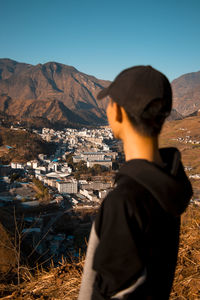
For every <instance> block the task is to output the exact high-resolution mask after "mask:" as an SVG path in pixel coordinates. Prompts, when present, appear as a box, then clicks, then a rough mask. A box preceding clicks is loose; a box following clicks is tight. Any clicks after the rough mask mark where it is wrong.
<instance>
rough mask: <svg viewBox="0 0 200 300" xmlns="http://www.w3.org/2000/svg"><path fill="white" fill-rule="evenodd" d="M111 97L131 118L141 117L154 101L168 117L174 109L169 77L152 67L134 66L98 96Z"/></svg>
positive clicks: (123, 72)
mask: <svg viewBox="0 0 200 300" xmlns="http://www.w3.org/2000/svg"><path fill="white" fill-rule="evenodd" d="M106 96H110V97H111V98H112V100H113V101H114V102H117V103H118V104H119V105H120V106H122V107H123V108H124V109H125V110H126V112H128V114H129V115H130V116H133V117H134V116H135V117H139V116H141V114H142V113H143V111H144V110H145V108H146V107H147V106H148V105H149V104H150V103H151V102H153V101H159V102H160V103H161V106H162V111H163V112H164V113H165V116H166V117H167V116H168V115H169V114H170V112H171V108H172V90H171V85H170V83H169V80H168V79H167V77H166V76H165V75H164V74H162V73H161V72H159V71H158V70H156V69H154V68H152V67H151V66H134V67H131V68H128V69H126V70H124V71H122V72H121V73H120V74H119V75H118V76H117V77H116V78H115V80H114V81H113V82H112V83H111V84H110V85H109V86H108V87H107V88H105V89H103V90H101V91H100V92H99V94H98V95H97V99H103V98H105V97H106Z"/></svg>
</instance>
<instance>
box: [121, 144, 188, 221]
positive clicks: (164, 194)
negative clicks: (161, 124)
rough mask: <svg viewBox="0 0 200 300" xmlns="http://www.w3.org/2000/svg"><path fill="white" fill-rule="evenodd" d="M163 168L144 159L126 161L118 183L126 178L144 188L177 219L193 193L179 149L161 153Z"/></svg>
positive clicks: (164, 150)
mask: <svg viewBox="0 0 200 300" xmlns="http://www.w3.org/2000/svg"><path fill="white" fill-rule="evenodd" d="M159 151H160V155H161V157H162V160H163V162H164V166H163V167H161V166H159V165H157V164H155V163H152V162H149V161H147V160H145V159H133V160H130V161H127V162H126V163H125V164H124V165H123V166H122V167H121V169H120V170H119V173H118V174H117V176H116V180H118V179H119V177H120V176H121V175H126V176H129V177H131V178H132V179H134V180H135V181H137V182H138V183H139V184H141V185H142V186H144V187H145V188H146V189H147V190H148V191H149V192H150V193H151V194H152V195H153V196H154V198H155V199H156V200H157V201H158V202H159V204H160V205H161V206H162V208H163V209H165V210H166V211H167V212H168V213H170V214H173V215H175V216H178V215H180V214H182V213H183V212H184V210H185V209H186V207H187V206H188V204H189V201H190V198H191V196H192V194H193V192H192V186H191V183H190V181H189V180H188V178H187V175H186V174H185V171H184V168H183V165H182V163H181V154H180V152H179V151H178V150H177V149H176V148H162V149H160V150H159Z"/></svg>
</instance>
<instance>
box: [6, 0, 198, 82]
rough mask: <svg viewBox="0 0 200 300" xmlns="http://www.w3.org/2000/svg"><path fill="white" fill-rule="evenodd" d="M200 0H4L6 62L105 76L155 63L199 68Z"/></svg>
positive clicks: (176, 70)
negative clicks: (56, 66) (51, 65)
mask: <svg viewBox="0 0 200 300" xmlns="http://www.w3.org/2000/svg"><path fill="white" fill-rule="evenodd" d="M199 13H200V1H199V0H190V1H188V0H187V1H186V0H168V1H162V0H146V1H145V0H140V1H138V0H137V1H135V0H107V1H105V0H99V1H97V0H93V1H91V0H85V1H84V0H0V58H11V59H14V60H17V61H19V62H26V63H30V64H38V63H45V62H48V61H57V62H60V63H63V64H67V65H72V66H74V67H75V68H77V69H78V70H79V71H82V72H84V73H86V74H90V75H94V76H96V77H97V78H100V79H108V80H113V79H114V77H115V76H116V75H117V74H118V73H119V72H120V71H121V70H123V69H124V68H127V67H130V66H133V65H139V64H144V65H146V64H148V65H152V66H153V67H155V68H157V69H159V70H161V71H162V72H163V73H165V74H166V75H167V76H168V78H169V79H170V80H173V79H174V78H177V77H179V76H180V75H182V74H184V73H189V72H195V71H199V70H200V39H199V36H200V17H199Z"/></svg>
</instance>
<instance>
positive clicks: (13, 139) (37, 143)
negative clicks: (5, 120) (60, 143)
mask: <svg viewBox="0 0 200 300" xmlns="http://www.w3.org/2000/svg"><path fill="white" fill-rule="evenodd" d="M54 150H55V145H54V144H53V143H48V142H45V141H44V140H42V139H41V138H39V137H38V136H37V135H36V134H33V133H29V132H27V131H23V130H12V129H8V128H4V127H0V161H1V162H2V163H3V164H9V163H10V162H11V161H15V160H17V161H18V162H19V161H21V162H26V161H28V160H31V159H35V158H37V155H38V154H40V153H44V154H50V153H51V152H53V151H54Z"/></svg>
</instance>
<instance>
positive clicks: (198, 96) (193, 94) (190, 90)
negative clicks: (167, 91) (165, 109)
mask: <svg viewBox="0 0 200 300" xmlns="http://www.w3.org/2000/svg"><path fill="white" fill-rule="evenodd" d="M172 89H173V97H174V108H175V109H176V110H177V111H178V112H179V113H181V114H182V115H183V116H187V115H190V114H192V113H194V112H195V111H197V110H199V109H200V71H199V72H193V73H188V74H185V75H182V76H181V77H179V78H177V79H175V80H173V81H172Z"/></svg>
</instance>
